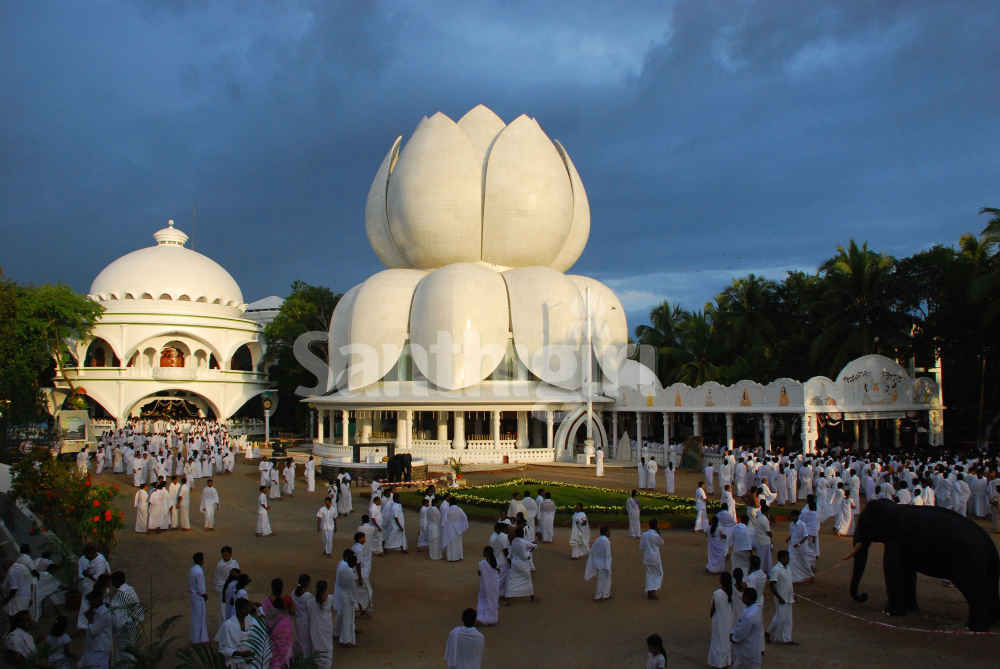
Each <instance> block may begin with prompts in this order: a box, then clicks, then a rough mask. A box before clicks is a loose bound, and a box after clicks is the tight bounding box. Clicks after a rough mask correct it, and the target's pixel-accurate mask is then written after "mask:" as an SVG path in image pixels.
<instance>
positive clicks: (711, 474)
mask: <svg viewBox="0 0 1000 669" xmlns="http://www.w3.org/2000/svg"><path fill="white" fill-rule="evenodd" d="M702 473H704V474H705V492H707V493H709V494H712V493H713V492H715V468H714V467H712V463H708V464H707V465H705V469H704V470H702Z"/></svg>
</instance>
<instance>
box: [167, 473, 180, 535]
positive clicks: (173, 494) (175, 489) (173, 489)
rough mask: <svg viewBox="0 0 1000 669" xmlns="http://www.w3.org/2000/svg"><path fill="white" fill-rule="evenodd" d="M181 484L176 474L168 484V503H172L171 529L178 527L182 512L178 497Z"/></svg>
mask: <svg viewBox="0 0 1000 669" xmlns="http://www.w3.org/2000/svg"><path fill="white" fill-rule="evenodd" d="M180 490H181V484H180V481H178V480H177V477H176V476H172V477H171V478H170V483H169V484H168V485H167V503H168V504H169V505H170V529H174V528H176V527H177V517H178V515H179V513H180V509H178V508H177V498H178V496H179V495H180Z"/></svg>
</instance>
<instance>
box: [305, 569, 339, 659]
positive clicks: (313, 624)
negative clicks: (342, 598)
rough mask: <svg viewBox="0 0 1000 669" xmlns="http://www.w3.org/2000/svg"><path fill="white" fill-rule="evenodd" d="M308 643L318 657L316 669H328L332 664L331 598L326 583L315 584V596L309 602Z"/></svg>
mask: <svg viewBox="0 0 1000 669" xmlns="http://www.w3.org/2000/svg"><path fill="white" fill-rule="evenodd" d="M309 642H310V643H311V644H312V648H313V652H314V653H316V654H317V655H318V660H317V663H316V664H317V669H330V666H331V665H332V663H333V597H330V593H329V592H328V591H327V583H326V581H317V582H316V594H315V596H314V598H313V599H312V601H310V602H309Z"/></svg>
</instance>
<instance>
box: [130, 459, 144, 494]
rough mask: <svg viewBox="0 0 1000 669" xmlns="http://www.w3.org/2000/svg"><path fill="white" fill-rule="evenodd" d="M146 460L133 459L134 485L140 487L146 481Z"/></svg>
mask: <svg viewBox="0 0 1000 669" xmlns="http://www.w3.org/2000/svg"><path fill="white" fill-rule="evenodd" d="M145 462H146V461H145V460H144V459H143V458H142V457H139V456H137V457H134V458H132V485H134V486H135V487H137V488H138V487H139V486H140V485H142V484H143V483H144V482H145V481H146V475H145V469H144V465H145Z"/></svg>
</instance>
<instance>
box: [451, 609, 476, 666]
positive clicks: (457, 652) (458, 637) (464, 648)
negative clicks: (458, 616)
mask: <svg viewBox="0 0 1000 669" xmlns="http://www.w3.org/2000/svg"><path fill="white" fill-rule="evenodd" d="M485 645H486V639H485V637H483V633H482V632H480V631H479V630H477V629H476V610H475V609H466V610H465V611H462V624H461V625H459V626H458V627H455V628H453V629H452V630H451V632H449V633H448V641H447V642H446V643H445V646H444V662H445V664H446V665H447V666H448V669H480V668H481V667H482V666H483V647H484V646H485Z"/></svg>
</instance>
